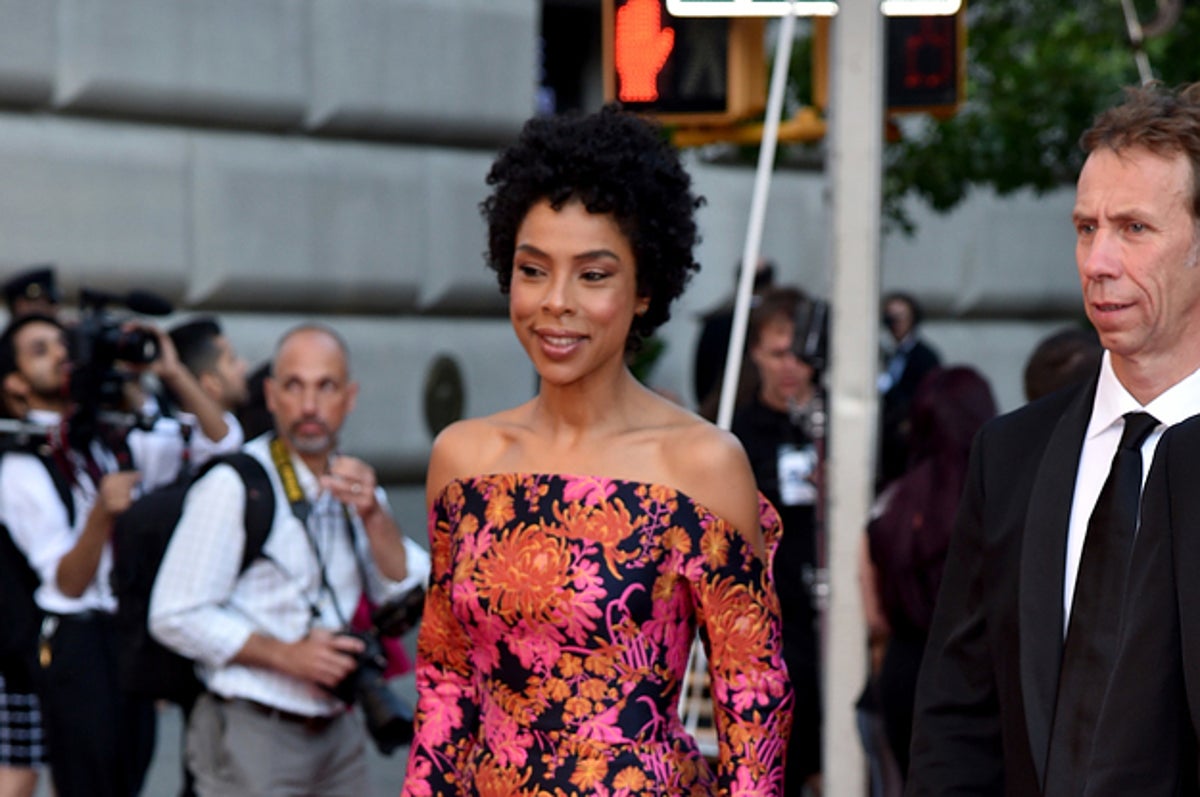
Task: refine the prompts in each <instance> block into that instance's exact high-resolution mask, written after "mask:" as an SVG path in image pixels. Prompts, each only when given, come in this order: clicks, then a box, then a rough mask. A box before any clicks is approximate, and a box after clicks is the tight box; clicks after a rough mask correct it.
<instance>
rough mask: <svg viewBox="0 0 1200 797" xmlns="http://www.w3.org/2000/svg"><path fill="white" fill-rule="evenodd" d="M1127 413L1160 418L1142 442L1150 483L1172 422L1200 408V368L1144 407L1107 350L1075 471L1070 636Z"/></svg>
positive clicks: (1067, 606) (1067, 588)
mask: <svg viewBox="0 0 1200 797" xmlns="http://www.w3.org/2000/svg"><path fill="white" fill-rule="evenodd" d="M1127 412H1148V413H1150V414H1151V415H1153V416H1154V417H1155V418H1156V419H1158V426H1156V427H1155V428H1154V431H1152V432H1151V433H1150V435H1149V436H1148V437H1147V438H1146V441H1145V442H1144V443H1142V482H1143V483H1145V479H1146V474H1147V473H1148V472H1149V470H1150V463H1151V461H1152V460H1153V459H1154V451H1155V449H1156V448H1157V446H1158V440H1159V438H1161V437H1162V433H1163V432H1164V431H1165V430H1166V428H1167V427H1168V426H1174V425H1175V424H1177V423H1179V422H1180V421H1182V420H1184V419H1186V418H1190V417H1191V416H1193V415H1195V414H1196V413H1197V412H1200V371H1196V372H1194V373H1192V374H1191V375H1190V376H1187V377H1186V378H1184V379H1182V380H1181V381H1179V382H1178V383H1176V384H1175V385H1173V386H1172V387H1171V388H1169V389H1168V390H1166V391H1165V392H1163V393H1162V395H1160V396H1158V397H1157V398H1155V399H1154V400H1153V401H1151V402H1150V403H1149V404H1147V405H1146V406H1144V407H1143V406H1142V405H1141V404H1139V403H1138V400H1137V399H1135V398H1134V397H1133V396H1132V395H1130V394H1129V391H1128V390H1126V389H1125V387H1124V385H1122V384H1121V383H1120V381H1119V380H1118V379H1117V376H1116V374H1115V373H1114V372H1113V369H1112V361H1111V359H1110V355H1109V353H1108V352H1107V351H1106V352H1104V358H1103V361H1102V363H1101V365H1100V381H1099V382H1098V383H1097V385H1096V399H1095V401H1094V402H1093V404H1092V418H1091V421H1090V422H1089V423H1088V427H1087V432H1086V433H1085V435H1084V440H1083V449H1082V450H1081V452H1080V456H1079V471H1078V472H1077V473H1076V475H1075V495H1074V498H1073V499H1072V501H1071V520H1070V525H1069V527H1068V531H1067V570H1066V573H1064V578H1063V634H1064V635H1065V634H1066V633H1067V626H1068V624H1069V622H1070V619H1071V602H1072V599H1073V597H1074V595H1075V580H1076V578H1077V577H1078V575H1079V560H1080V559H1081V558H1082V556H1083V541H1084V538H1085V537H1086V536H1087V527H1088V520H1089V519H1090V518H1091V516H1092V510H1093V509H1094V508H1095V507H1096V501H1097V500H1098V499H1099V498H1100V491H1101V490H1102V489H1103V488H1104V482H1105V480H1106V479H1107V478H1108V472H1109V469H1110V468H1111V467H1112V460H1113V457H1114V456H1115V455H1116V453H1117V444H1118V443H1119V442H1120V441H1121V432H1122V431H1123V430H1124V429H1125V423H1124V421H1123V420H1122V416H1123V415H1125V413H1127Z"/></svg>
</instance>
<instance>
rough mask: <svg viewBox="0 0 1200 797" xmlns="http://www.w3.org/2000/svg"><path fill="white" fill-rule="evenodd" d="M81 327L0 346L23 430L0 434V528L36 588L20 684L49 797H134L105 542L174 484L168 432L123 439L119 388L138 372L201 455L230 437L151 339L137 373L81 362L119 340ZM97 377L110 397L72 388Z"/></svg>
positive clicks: (129, 434)
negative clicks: (0, 447)
mask: <svg viewBox="0 0 1200 797" xmlns="http://www.w3.org/2000/svg"><path fill="white" fill-rule="evenodd" d="M93 321H94V322H95V323H93V324H92V325H91V326H85V325H82V324H81V325H79V326H78V327H76V328H74V329H73V330H71V331H70V332H69V331H68V330H67V329H66V328H64V327H63V325H62V324H61V323H60V322H59V321H57V320H56V319H55V318H53V317H51V316H45V315H38V314H27V315H24V316H21V317H19V318H16V319H15V320H13V321H12V322H10V323H9V325H8V327H7V328H6V329H5V330H4V332H3V334H0V379H2V385H3V391H4V399H5V402H6V404H7V406H8V408H9V409H10V411H11V412H12V414H13V415H14V417H20V419H21V421H20V424H19V425H20V426H22V427H23V432H22V433H21V434H18V433H8V432H6V437H5V441H4V442H5V445H4V448H5V451H4V454H3V457H2V458H0V521H2V522H3V523H4V525H5V526H6V527H7V530H8V533H9V535H10V537H11V540H12V543H13V544H14V546H15V548H16V551H17V553H19V555H20V556H21V557H23V558H24V560H25V561H26V562H27V564H28V566H29V568H30V569H31V570H32V572H33V574H34V575H36V580H37V581H40V584H39V585H38V586H37V587H36V591H35V592H34V596H33V597H34V600H35V602H36V604H37V610H38V612H37V614H38V615H39V617H38V618H35V619H33V620H31V627H32V626H36V624H37V622H38V619H40V623H41V624H40V638H38V637H37V636H36V634H35V633H32V632H31V634H30V637H29V640H28V645H29V648H30V650H29V651H28V656H27V657H24V656H23V657H22V658H23V660H24V659H26V658H27V659H28V661H27V662H26V667H25V668H24V672H25V675H26V678H27V681H28V685H29V686H30V688H32V687H34V686H36V687H38V691H39V693H40V698H41V713H42V721H43V724H44V727H45V731H46V737H47V743H48V745H49V762H50V770H51V775H52V777H53V780H54V787H55V791H56V793H57V794H58V797H127V796H128V795H134V794H137V792H138V791H139V790H140V787H141V783H142V779H143V777H144V775H145V772H146V768H147V766H148V764H149V761H150V756H151V753H152V750H153V744H154V711H153V705H152V704H151V703H150V702H149V701H147V700H145V699H141V698H139V697H136V696H134V695H131V694H129V693H127V692H124V691H123V690H122V689H121V687H120V685H119V682H118V678H117V665H116V655H117V638H116V635H115V630H114V623H113V615H114V612H115V610H116V598H115V597H114V595H113V591H112V588H111V584H110V579H109V575H110V573H111V570H112V565H113V546H112V543H111V535H112V531H113V525H114V522H115V521H116V519H117V517H118V516H119V515H120V514H121V513H122V512H124V511H125V509H127V508H128V507H129V505H130V504H131V502H132V501H133V499H134V497H135V496H136V494H137V493H138V492H140V491H145V490H149V489H153V488H154V487H157V486H160V485H162V484H165V483H167V482H169V481H171V480H172V479H174V478H175V476H176V474H177V473H178V471H179V468H180V466H181V463H182V462H183V461H184V458H185V455H184V445H185V444H184V441H183V437H182V435H181V434H180V432H179V426H178V424H177V423H175V422H174V421H172V420H170V419H158V420H153V419H140V420H139V422H138V424H137V426H136V427H134V426H131V425H129V424H131V423H132V422H131V421H130V422H126V421H124V420H121V419H125V418H133V417H135V416H136V413H130V412H126V411H125V409H126V408H125V407H124V406H123V404H122V403H121V401H122V400H121V397H120V392H121V391H120V390H119V388H118V386H120V385H124V384H126V382H128V384H133V383H134V381H135V378H136V375H137V372H138V370H139V368H142V367H144V368H146V369H148V370H149V371H151V372H152V373H154V374H155V375H156V376H157V377H158V378H159V379H160V380H161V381H162V382H163V383H164V384H166V385H168V386H169V387H170V388H171V389H172V390H173V391H174V392H175V393H176V394H177V395H179V396H180V401H181V404H183V406H185V407H186V408H187V409H188V410H189V411H191V412H193V413H194V414H195V415H196V416H197V418H198V419H199V424H200V433H199V434H198V435H197V436H196V437H197V438H199V437H205V438H208V441H209V442H211V441H213V440H220V439H222V438H225V437H226V436H227V435H228V431H229V430H228V428H227V427H226V426H225V424H224V423H223V421H222V420H221V413H220V411H219V409H218V408H217V407H216V406H215V405H210V404H208V403H206V402H209V399H208V398H207V397H206V396H205V395H204V393H203V392H202V391H201V390H200V388H199V386H198V385H197V384H196V382H195V379H194V378H192V376H191V374H189V373H188V372H187V370H186V369H185V368H184V367H183V366H182V364H181V363H180V362H179V360H178V357H177V356H176V354H175V350H174V347H173V346H172V345H171V342H170V339H169V338H167V336H166V335H165V334H164V333H161V332H159V331H157V330H155V329H153V328H149V327H142V328H139V330H138V331H137V332H136V333H135V334H137V335H139V336H141V338H142V339H143V341H144V345H143V346H142V347H141V351H142V352H144V354H145V357H144V358H143V359H140V360H138V363H139V364H138V365H135V364H132V363H130V362H125V361H121V362H118V361H116V359H119V358H116V359H108V360H103V361H96V360H95V359H91V360H89V359H88V358H85V357H84V356H82V355H81V354H80V352H81V351H91V352H93V353H96V352H98V351H101V350H102V349H103V347H100V346H95V345H93V344H95V343H96V340H97V339H99V338H100V337H104V336H107V337H114V336H120V335H122V334H125V333H126V331H130V330H132V328H131V327H127V326H122V325H118V324H117V323H116V322H110V321H105V320H104V319H103V318H102V317H101V316H100V315H99V314H97V315H96V317H95V318H94V319H93ZM88 330H92V332H89V331H88ZM88 335H91V336H92V337H91V338H89V339H83V338H84V337H86V336H88ZM99 373H103V374H105V375H106V379H107V380H108V381H107V384H109V385H110V386H112V387H113V388H114V389H113V390H111V391H107V392H105V393H104V395H100V394H99V391H97V393H96V394H95V395H93V394H92V393H90V392H89V390H90V389H91V387H94V386H95V385H96V384H99V381H98V380H94V381H89V379H87V378H84V376H82V375H85V374H93V375H95V374H99ZM110 398H111V399H112V403H113V406H109V401H108V399H110ZM114 418H116V419H117V420H114ZM10 437H11V439H10ZM25 437H27V438H28V440H29V441H32V442H25V441H24V438H25ZM35 648H36V650H35Z"/></svg>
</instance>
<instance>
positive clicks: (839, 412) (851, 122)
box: [824, 0, 884, 797]
mask: <svg viewBox="0 0 1200 797" xmlns="http://www.w3.org/2000/svg"><path fill="white" fill-rule="evenodd" d="M832 25H833V48H832V49H833V52H832V56H833V61H832V69H831V79H832V83H833V92H832V95H831V97H830V104H829V113H830V131H831V136H830V138H829V163H828V168H827V174H828V178H829V181H830V189H831V195H832V228H833V236H832V246H833V252H832V256H833V297H832V298H833V301H832V305H833V306H832V318H831V321H832V326H831V358H830V360H831V363H830V365H831V368H830V402H829V404H830V431H829V482H830V484H829V488H830V489H829V514H828V517H829V523H828V535H829V565H828V566H829V583H830V593H829V613H828V617H827V623H828V643H827V649H826V659H825V673H826V676H825V731H824V739H825V761H824V780H825V789H824V791H825V793H826V794H835V795H839V797H856V795H864V794H866V789H867V776H866V764H865V761H864V758H863V754H862V747H861V745H860V742H859V737H858V732H857V727H856V724H855V712H854V703H855V700H856V698H857V697H858V694H859V692H860V691H861V689H862V685H863V682H864V679H865V677H866V672H867V651H866V630H865V623H864V621H863V614H862V601H861V599H860V596H859V592H858V581H857V552H858V549H859V544H860V541H861V539H862V535H863V533H864V529H865V527H866V522H867V516H868V512H869V510H870V504H871V500H872V493H873V480H874V479H873V476H874V462H875V438H876V427H877V425H878V405H879V399H878V395H877V392H876V373H877V368H878V338H879V324H878V323H877V322H876V318H877V316H878V315H879V263H880V213H881V206H882V199H881V197H882V163H883V126H884V99H883V86H884V67H883V29H884V28H883V15H882V13H881V12H880V8H879V3H878V2H872V1H870V0H867V1H864V0H855V2H845V3H841V4H840V5H839V9H838V15H837V16H836V17H834V19H833V22H832Z"/></svg>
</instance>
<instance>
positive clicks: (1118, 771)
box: [1084, 416, 1200, 797]
mask: <svg viewBox="0 0 1200 797" xmlns="http://www.w3.org/2000/svg"><path fill="white" fill-rule="evenodd" d="M1198 454H1200V416H1195V417H1193V418H1190V419H1188V420H1186V421H1183V422H1182V423H1180V424H1177V425H1176V426H1173V427H1171V428H1170V429H1168V430H1167V432H1166V433H1165V434H1163V436H1162V439H1161V440H1159V443H1158V448H1157V449H1156V451H1155V455H1154V464H1153V465H1152V466H1151V468H1150V475H1149V476H1148V477H1147V481H1146V488H1145V491H1144V492H1143V494H1142V522H1141V527H1140V529H1139V531H1138V536H1137V540H1136V541H1135V542H1134V546H1133V552H1132V555H1131V558H1130V565H1129V581H1128V583H1127V586H1126V599H1125V608H1124V613H1123V615H1124V616H1123V617H1122V620H1121V642H1120V647H1119V649H1118V653H1117V662H1116V665H1115V666H1114V667H1113V674H1112V680H1111V681H1110V683H1109V687H1108V692H1107V694H1106V695H1105V698H1104V704H1103V706H1102V708H1101V710H1100V718H1099V720H1098V724H1097V730H1096V742H1095V748H1094V750H1093V753H1092V758H1093V762H1092V766H1091V767H1089V774H1088V782H1087V787H1086V789H1085V792H1084V793H1085V794H1087V795H1089V796H1090V797H1123V796H1124V795H1128V794H1136V795H1138V797H1160V795H1161V796H1163V797H1165V796H1166V795H1197V794H1200V785H1198V784H1197V771H1196V769H1197V746H1196V735H1197V729H1198V728H1200V458H1198Z"/></svg>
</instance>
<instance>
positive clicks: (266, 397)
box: [263, 376, 276, 416]
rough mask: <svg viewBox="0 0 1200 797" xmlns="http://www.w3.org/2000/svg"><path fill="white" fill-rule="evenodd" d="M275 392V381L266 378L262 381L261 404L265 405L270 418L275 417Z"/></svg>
mask: <svg viewBox="0 0 1200 797" xmlns="http://www.w3.org/2000/svg"><path fill="white" fill-rule="evenodd" d="M275 390H276V384H275V379H274V378H273V377H270V376H268V377H267V378H266V379H264V380H263V403H264V404H266V405H267V412H269V413H271V415H272V416H274V415H275Z"/></svg>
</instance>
